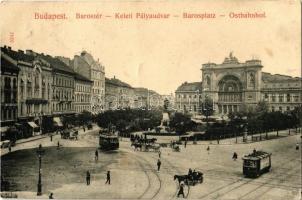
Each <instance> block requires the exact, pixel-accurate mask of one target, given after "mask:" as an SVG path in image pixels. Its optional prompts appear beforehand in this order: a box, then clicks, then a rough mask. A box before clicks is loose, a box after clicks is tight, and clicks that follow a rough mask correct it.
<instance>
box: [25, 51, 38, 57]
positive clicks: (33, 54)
mask: <svg viewBox="0 0 302 200" xmlns="http://www.w3.org/2000/svg"><path fill="white" fill-rule="evenodd" d="M25 52H26V54H27V55H30V56H35V54H36V53H35V52H33V50H31V49H26V51H25Z"/></svg>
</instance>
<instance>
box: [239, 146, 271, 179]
mask: <svg viewBox="0 0 302 200" xmlns="http://www.w3.org/2000/svg"><path fill="white" fill-rule="evenodd" d="M271 155H272V154H271V153H267V152H263V151H254V152H253V153H251V154H249V155H245V156H244V157H243V158H242V160H243V175H244V176H246V177H258V176H260V175H261V174H263V173H265V172H268V171H269V170H270V168H271Z"/></svg>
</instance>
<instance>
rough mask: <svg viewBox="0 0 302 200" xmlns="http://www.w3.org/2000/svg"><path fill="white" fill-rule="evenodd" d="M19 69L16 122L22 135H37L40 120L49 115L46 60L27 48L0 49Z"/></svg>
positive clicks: (49, 79) (49, 81) (49, 85)
mask: <svg viewBox="0 0 302 200" xmlns="http://www.w3.org/2000/svg"><path fill="white" fill-rule="evenodd" d="M1 54H3V55H4V56H8V57H10V58H11V59H12V60H14V62H15V63H16V64H17V66H18V68H19V69H20V71H19V75H18V82H17V85H18V95H17V96H18V98H17V102H18V122H19V123H20V124H22V125H23V127H24V128H23V129H22V131H23V133H22V134H23V135H24V137H29V136H32V135H37V134H41V133H42V132H43V131H45V129H44V128H45V127H40V126H41V124H42V121H43V120H44V119H45V118H46V117H47V116H51V94H52V92H51V91H52V90H51V89H52V69H51V67H50V65H49V63H48V62H46V61H45V60H44V59H43V58H42V57H41V56H38V55H37V54H36V53H34V52H33V51H31V50H27V51H26V53H25V52H24V51H22V50H18V51H14V50H12V49H11V48H10V47H4V48H1Z"/></svg>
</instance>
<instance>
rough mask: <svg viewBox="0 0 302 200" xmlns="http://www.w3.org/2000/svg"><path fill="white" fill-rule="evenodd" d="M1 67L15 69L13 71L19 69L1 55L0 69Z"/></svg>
mask: <svg viewBox="0 0 302 200" xmlns="http://www.w3.org/2000/svg"><path fill="white" fill-rule="evenodd" d="M3 69H5V70H10V71H15V72H18V71H19V70H20V69H19V67H17V66H16V65H15V64H14V63H12V62H10V61H9V60H7V59H6V58H5V57H4V56H2V57H1V71H2V70H3Z"/></svg>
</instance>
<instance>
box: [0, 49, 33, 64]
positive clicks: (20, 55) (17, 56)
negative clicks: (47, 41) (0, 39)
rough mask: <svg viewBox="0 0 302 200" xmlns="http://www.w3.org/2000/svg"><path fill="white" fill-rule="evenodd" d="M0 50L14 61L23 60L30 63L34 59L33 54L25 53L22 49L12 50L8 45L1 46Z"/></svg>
mask: <svg viewBox="0 0 302 200" xmlns="http://www.w3.org/2000/svg"><path fill="white" fill-rule="evenodd" d="M1 52H3V53H5V54H6V55H8V56H9V57H11V58H12V59H14V60H16V61H24V62H28V63H32V62H33V61H34V59H35V57H34V56H33V55H28V54H25V53H24V51H21V50H19V51H14V50H12V49H11V48H10V47H6V46H4V47H1Z"/></svg>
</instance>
